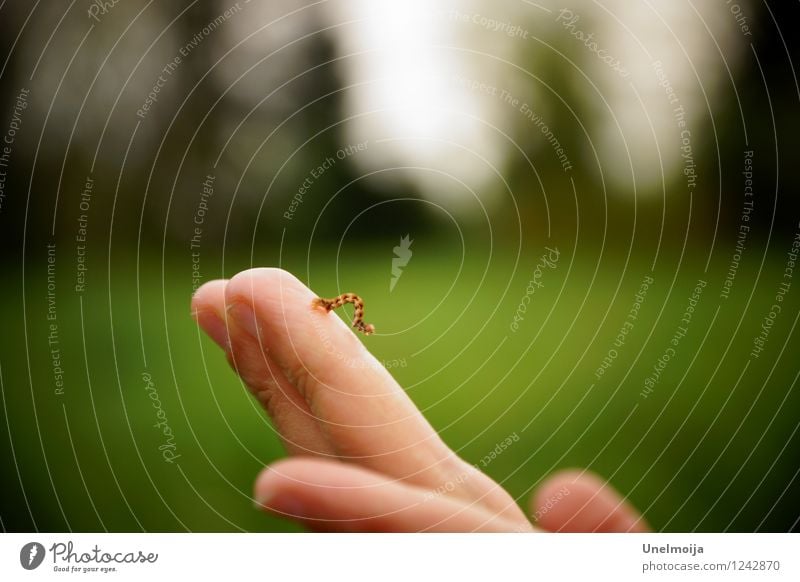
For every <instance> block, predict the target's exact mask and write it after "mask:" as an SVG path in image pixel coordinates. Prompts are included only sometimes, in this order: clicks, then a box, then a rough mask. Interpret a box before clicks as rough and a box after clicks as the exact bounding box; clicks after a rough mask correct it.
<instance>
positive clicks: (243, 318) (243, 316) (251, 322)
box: [228, 303, 260, 338]
mask: <svg viewBox="0 0 800 582" xmlns="http://www.w3.org/2000/svg"><path fill="white" fill-rule="evenodd" d="M228 315H229V316H230V317H231V318H232V319H233V321H234V322H235V323H236V325H238V326H239V327H240V328H242V329H243V330H244V331H246V332H247V333H249V334H250V335H251V336H253V337H254V338H257V337H259V335H260V334H259V329H258V321H257V320H256V314H255V312H253V310H252V309H251V308H250V306H249V305H247V304H246V303H233V304H232V305H230V306H229V307H228Z"/></svg>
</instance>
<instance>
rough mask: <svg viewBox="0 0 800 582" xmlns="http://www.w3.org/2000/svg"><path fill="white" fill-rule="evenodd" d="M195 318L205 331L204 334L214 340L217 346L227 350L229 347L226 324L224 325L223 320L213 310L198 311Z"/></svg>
mask: <svg viewBox="0 0 800 582" xmlns="http://www.w3.org/2000/svg"><path fill="white" fill-rule="evenodd" d="M195 318H196V319H197V323H198V325H200V327H201V328H202V330H203V331H204V332H206V335H208V337H210V338H211V339H212V340H214V342H215V343H216V344H217V345H218V346H219V347H221V348H222V349H223V350H227V349H228V348H229V347H230V339H229V338H228V326H227V325H225V322H224V321H222V318H221V317H220V316H219V315H217V313H216V312H215V311H198V312H197V314H196V315H195Z"/></svg>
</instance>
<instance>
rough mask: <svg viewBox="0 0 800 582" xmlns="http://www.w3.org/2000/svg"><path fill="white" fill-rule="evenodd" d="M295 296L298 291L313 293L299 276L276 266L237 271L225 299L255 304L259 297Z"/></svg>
mask: <svg viewBox="0 0 800 582" xmlns="http://www.w3.org/2000/svg"><path fill="white" fill-rule="evenodd" d="M276 290H277V291H278V295H277V297H279V298H283V297H285V298H289V297H292V298H293V297H295V296H296V294H297V293H300V294H302V295H313V293H311V290H310V289H308V287H306V286H305V285H304V284H303V283H302V282H301V281H300V280H299V279H298V278H297V277H295V276H294V275H292V274H291V273H289V272H288V271H285V270H283V269H279V268H276V267H256V268H253V269H247V270H246V271H242V272H241V273H237V274H236V275H235V276H234V277H233V278H232V279H231V280H230V281H229V282H228V285H227V286H226V288H225V299H226V301H227V302H228V303H229V304H230V303H236V302H239V303H242V302H243V303H247V304H250V305H254V303H255V302H256V301H257V300H259V299H264V298H270V297H275V296H276V295H275V291H276Z"/></svg>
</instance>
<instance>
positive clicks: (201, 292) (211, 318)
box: [192, 280, 333, 455]
mask: <svg viewBox="0 0 800 582" xmlns="http://www.w3.org/2000/svg"><path fill="white" fill-rule="evenodd" d="M226 285H227V281H222V280H220V281H211V282H209V283H206V284H205V285H203V286H202V287H200V288H199V289H198V290H197V292H196V293H195V295H194V297H193V298H192V313H193V314H194V316H195V319H196V320H197V322H198V324H199V325H200V327H202V328H203V330H204V331H206V333H208V335H209V336H210V337H211V338H212V339H213V340H214V341H215V342H217V343H218V344H220V346H221V347H222V348H223V349H224V350H225V352H226V354H227V356H228V361H229V362H230V364H231V366H232V367H233V368H234V369H235V370H236V371H237V373H238V374H239V375H240V376H241V378H242V380H244V382H245V384H246V385H247V386H248V387H249V389H250V391H251V392H252V394H253V395H254V396H255V397H256V398H257V399H258V401H259V402H261V404H262V406H263V407H264V409H265V410H266V411H267V414H269V416H270V418H271V419H272V421H273V423H274V425H275V428H276V430H277V431H278V434H279V435H280V437H281V440H282V441H283V443H284V445H285V446H286V449H287V450H288V451H289V452H290V453H292V454H303V453H304V454H322V455H332V454H333V449H332V447H331V446H330V444H329V443H328V442H327V439H326V438H325V436H324V435H323V434H322V431H321V430H320V427H319V424H318V423H317V422H316V421H315V420H314V417H313V414H312V413H311V410H310V409H309V408H308V404H307V403H306V401H305V399H304V398H303V397H302V396H301V395H300V394H299V393H298V392H297V389H296V388H295V387H294V386H293V385H292V384H291V383H290V382H289V381H288V380H287V379H286V377H285V376H284V374H283V372H282V371H281V370H280V368H279V367H278V366H277V365H276V364H275V363H274V362H272V361H271V360H270V358H269V357H268V356H267V355H266V353H265V352H264V351H263V350H262V349H261V347H260V346H259V345H258V340H257V339H256V338H253V337H252V336H250V335H249V334H247V333H243V332H242V331H241V329H239V328H238V327H237V325H236V323H235V322H234V321H232V320H231V318H226V315H227V314H226V312H225V286H226ZM226 319H227V321H226Z"/></svg>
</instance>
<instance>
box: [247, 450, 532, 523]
mask: <svg viewBox="0 0 800 582" xmlns="http://www.w3.org/2000/svg"><path fill="white" fill-rule="evenodd" d="M255 499H256V503H257V504H258V505H260V506H261V507H263V508H265V509H267V510H268V511H270V512H272V513H276V514H278V515H283V516H284V517H288V518H291V519H294V520H297V521H300V522H301V523H303V524H305V525H306V526H308V527H309V528H311V529H313V530H316V531H347V532H379V531H380V532H417V531H434V532H472V531H483V532H492V531H494V532H500V531H515V530H520V531H532V528H531V526H530V524H527V525H520V524H519V523H515V522H511V521H508V520H506V519H504V518H502V517H500V516H498V515H497V514H496V513H493V512H491V511H489V510H487V509H486V508H485V507H483V506H482V505H479V504H476V503H469V502H466V501H464V500H461V499H455V498H452V497H448V496H446V495H439V496H437V495H434V494H432V493H431V492H429V491H426V490H424V489H421V488H419V487H417V486H414V485H410V484H408V483H404V482H401V481H397V480H393V479H390V478H387V477H385V476H384V475H381V474H379V473H375V472H373V471H370V470H368V469H364V468H362V467H358V466H356V465H352V464H347V463H342V462H337V461H330V460H323V459H314V458H310V457H309V458H293V459H287V460H285V461H280V462H278V463H276V464H275V465H273V466H271V467H268V468H267V469H265V470H264V471H263V472H262V473H261V475H260V476H259V477H258V479H257V480H256V484H255ZM526 523H527V522H526Z"/></svg>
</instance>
